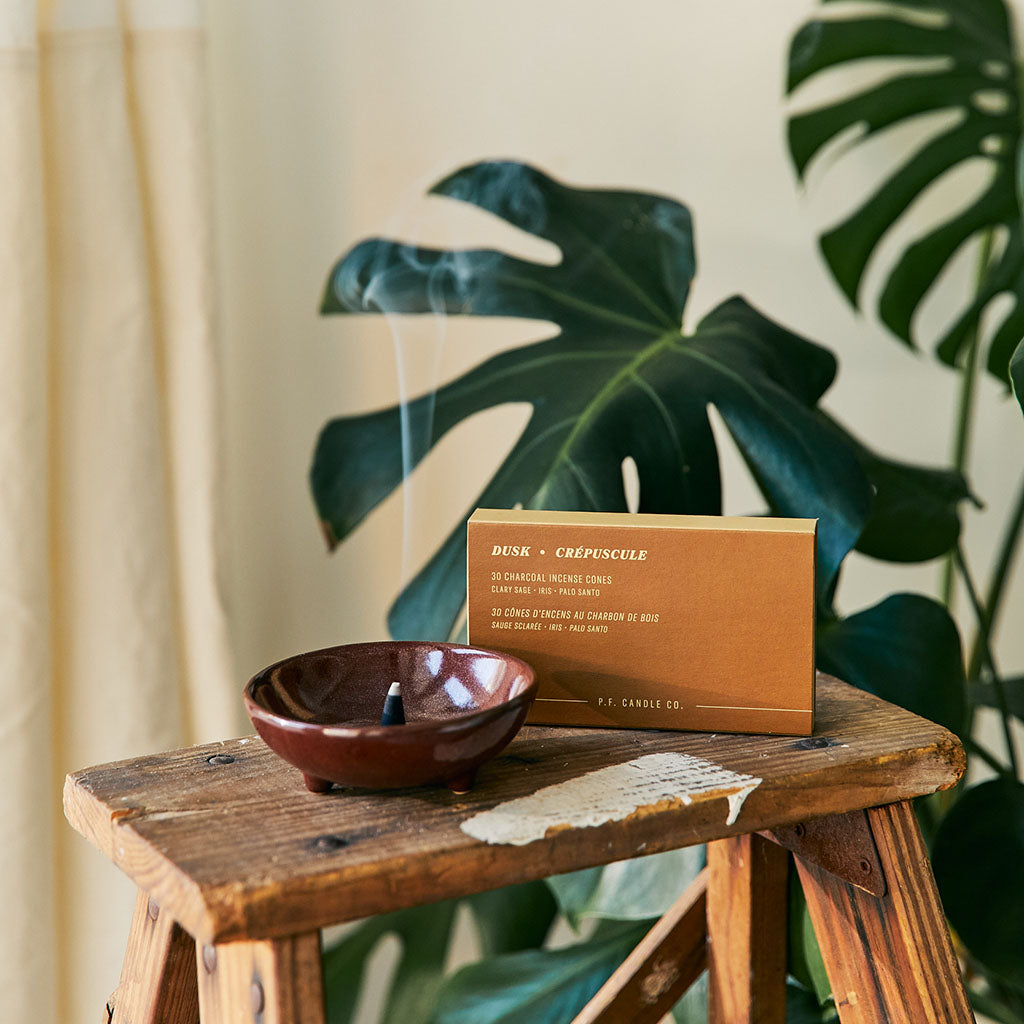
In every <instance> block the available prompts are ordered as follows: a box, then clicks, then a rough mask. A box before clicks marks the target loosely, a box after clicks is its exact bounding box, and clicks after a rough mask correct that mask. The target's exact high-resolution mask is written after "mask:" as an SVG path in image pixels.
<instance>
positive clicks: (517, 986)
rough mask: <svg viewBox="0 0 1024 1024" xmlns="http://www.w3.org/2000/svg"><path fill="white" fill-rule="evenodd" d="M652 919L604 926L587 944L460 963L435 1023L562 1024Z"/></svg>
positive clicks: (610, 970) (618, 961)
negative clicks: (460, 968)
mask: <svg viewBox="0 0 1024 1024" xmlns="http://www.w3.org/2000/svg"><path fill="white" fill-rule="evenodd" d="M653 923H654V922H653V921H645V922H642V923H640V924H637V923H635V922H630V923H628V924H619V925H615V926H611V927H608V926H606V927H605V928H604V929H603V930H602V932H601V933H600V935H601V937H600V938H595V939H594V940H592V941H589V942H581V943H578V944H577V945H575V946H568V947H566V948H564V949H557V950H526V951H523V952H519V953H507V954H505V955H504V956H497V957H493V958H491V959H489V960H484V961H481V962H480V963H476V964H470V965H469V966H467V967H463V968H462V970H460V971H458V972H456V974H454V975H453V976H452V977H451V978H450V979H449V980H448V982H447V983H446V984H445V987H444V990H443V991H442V993H441V998H440V1000H439V1002H438V1009H437V1016H436V1018H435V1024H479V1022H480V1021H487V1022H488V1024H564V1022H565V1021H567V1020H572V1018H573V1017H574V1016H575V1015H576V1014H577V1013H578V1012H579V1011H580V1009H582V1007H583V1006H584V1005H586V1003H587V1001H588V1000H589V999H590V998H591V996H593V995H594V993H595V992H596V991H597V990H598V989H599V988H600V987H601V986H602V985H603V984H604V982H605V981H606V980H607V979H608V977H609V976H610V975H611V973H612V971H614V970H615V968H616V967H618V966H619V964H620V963H622V961H623V960H624V959H625V958H626V956H627V955H628V954H629V953H630V951H631V950H632V949H633V947H634V946H635V945H636V944H637V943H638V942H639V941H640V939H642V938H643V936H644V935H645V934H646V933H647V932H648V931H649V930H650V927H651V925H652V924H653Z"/></svg>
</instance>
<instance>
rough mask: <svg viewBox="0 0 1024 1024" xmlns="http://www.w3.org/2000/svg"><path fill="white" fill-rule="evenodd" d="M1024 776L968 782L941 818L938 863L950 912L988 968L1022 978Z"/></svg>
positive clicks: (1014, 980) (1023, 981) (1022, 981)
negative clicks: (1022, 780) (977, 783)
mask: <svg viewBox="0 0 1024 1024" xmlns="http://www.w3.org/2000/svg"><path fill="white" fill-rule="evenodd" d="M1021 864H1024V784H1022V783H1020V782H1018V781H1017V780H1016V779H1008V778H998V779H993V780H992V781H990V782H983V783H982V784H981V785H980V786H974V787H973V788H972V789H969V790H967V791H966V792H965V793H964V794H963V796H962V797H961V798H960V799H959V800H958V801H957V803H956V804H954V805H953V808H952V809H951V810H950V812H949V813H948V814H947V815H946V817H945V818H943V820H942V824H941V825H940V826H939V831H938V835H937V836H936V839H935V845H934V847H933V848H932V865H933V867H934V869H935V878H936V881H937V882H938V885H939V892H940V894H941V896H942V902H943V905H944V907H945V908H946V914H947V915H948V917H949V920H950V922H951V923H952V925H953V927H954V928H955V929H956V931H957V933H958V934H959V936H960V938H961V939H962V940H963V942H964V944H965V945H966V946H967V948H968V949H969V950H970V951H971V953H972V954H973V955H974V956H975V957H977V958H978V960H980V961H981V962H982V963H983V964H984V965H985V966H986V967H987V968H989V969H990V970H992V971H994V972H995V973H996V974H998V975H1001V976H1002V977H1003V978H1004V979H1005V980H1006V981H1008V982H1009V983H1010V984H1012V985H1016V986H1018V987H1021V986H1024V872H1022V871H1021Z"/></svg>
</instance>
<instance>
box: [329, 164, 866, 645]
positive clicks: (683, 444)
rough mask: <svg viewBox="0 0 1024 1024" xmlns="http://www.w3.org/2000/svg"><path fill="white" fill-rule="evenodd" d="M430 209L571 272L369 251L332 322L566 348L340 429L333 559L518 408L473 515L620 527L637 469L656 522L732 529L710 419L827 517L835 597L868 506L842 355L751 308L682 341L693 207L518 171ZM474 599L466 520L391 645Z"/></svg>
mask: <svg viewBox="0 0 1024 1024" xmlns="http://www.w3.org/2000/svg"><path fill="white" fill-rule="evenodd" d="M433 191H434V192H435V193H437V194H441V195H447V196H451V197H454V198H458V199H461V200H464V201H466V202H470V203H474V204H475V205H477V206H480V207H482V208H484V209H486V210H490V211H491V212H493V213H495V214H497V215H499V216H501V217H503V218H504V219H505V220H507V221H509V222H510V223H512V224H514V225H515V226H517V227H520V228H522V229H524V230H527V231H530V232H532V233H534V234H536V235H539V236H541V237H543V238H546V239H548V240H550V241H552V242H554V243H555V244H556V245H558V246H559V248H560V249H561V252H562V259H561V261H560V262H559V263H558V264H556V265H554V266H550V265H544V264H538V263H531V262H527V261H524V260H520V259H516V258H514V257H511V256H508V255H505V254H503V253H500V252H494V251H486V250H467V251H459V252H439V251H434V250H428V249H421V248H416V247H414V246H409V245H402V244H399V243H397V242H391V241H386V240H379V239H376V240H371V241H368V242H364V243H362V244H360V245H358V246H356V247H355V248H354V249H353V250H352V251H351V252H349V253H348V254H347V255H346V256H344V257H343V258H342V260H341V261H340V262H339V263H338V264H337V265H336V266H335V268H334V269H333V270H332V272H331V274H330V278H329V280H328V284H327V292H326V295H325V298H324V302H323V311H324V312H326V313H353V312H366V311H371V312H377V311H384V312H399V313H417V312H419V313H430V312H435V313H436V312H444V313H446V314H449V315H451V314H467V315H478V316H520V317H530V318H533V319H543V320H550V321H552V322H553V323H554V324H556V325H557V328H558V332H557V334H556V335H555V336H554V337H551V338H549V339H547V340H545V341H540V342H536V343H534V344H530V345H526V346H523V347H521V348H517V349H513V350H511V351H507V352H503V353H501V354H500V355H497V356H495V357H493V358H491V359H488V360H486V361H485V362H483V363H481V364H480V365H479V366H477V367H476V368H474V369H472V370H470V371H469V372H468V373H466V374H465V375H463V376H462V377H460V378H458V379H457V380H455V381H452V382H451V383H449V384H447V385H445V386H444V387H442V388H440V389H439V390H437V391H436V393H432V394H428V395H423V396H421V397H419V398H417V399H414V400H413V401H411V402H410V403H408V405H407V406H406V408H405V409H404V410H403V409H401V408H399V407H398V406H395V407H392V408H389V409H384V410H381V411H379V412H374V413H370V414H368V415H363V416H354V417H342V418H340V419H336V420H333V421H332V422H330V423H328V424H327V426H326V427H325V428H324V430H323V432H322V433H321V436H320V439H319V441H318V444H317V448H316V453H315V456H314V462H313V467H312V471H311V482H312V488H313V495H314V499H315V501H316V505H317V508H318V510H319V513H320V517H321V520H322V522H323V523H324V526H325V530H326V532H327V534H328V536H329V537H330V538H331V539H332V541H333V542H334V543H337V542H339V541H340V540H342V539H343V538H344V537H345V536H346V535H347V534H349V533H350V532H351V531H352V530H353V529H354V528H355V526H356V525H357V524H358V523H359V522H360V521H361V520H362V519H363V518H364V517H365V516H366V515H367V514H368V513H369V512H370V511H371V510H372V509H373V508H374V507H375V506H376V505H377V504H378V503H379V502H380V501H382V500H383V499H384V498H385V497H386V496H387V495H388V494H389V493H390V492H391V491H392V490H393V489H394V488H395V487H396V486H397V485H398V484H399V483H400V482H401V480H402V478H403V476H404V474H405V473H407V472H409V471H411V469H412V468H413V467H414V466H415V465H416V464H417V463H418V462H419V461H420V459H422V458H423V456H424V455H425V454H426V453H427V451H429V450H430V448H431V447H432V446H433V445H434V444H436V443H437V441H438V440H439V439H440V438H441V437H442V436H443V435H444V434H445V433H446V432H447V431H448V430H450V429H451V428H452V427H453V426H455V425H456V424H457V423H459V422H460V421H462V420H464V419H466V418H467V417H470V416H472V415H473V414H475V413H477V412H480V411H481V410H483V409H486V408H488V407H490V406H493V405H499V404H502V403H506V402H527V403H529V404H530V405H532V407H533V413H532V415H531V417H530V419H529V422H528V423H527V425H526V427H525V429H524V430H523V433H522V435H521V436H520V437H519V439H518V441H517V442H516V444H515V446H514V447H513V449H512V451H511V452H510V454H509V455H508V457H507V458H506V460H505V461H504V462H503V463H502V465H501V466H500V467H499V468H498V470H497V472H496V473H495V475H494V477H493V478H492V479H491V480H490V482H489V483H488V484H487V486H486V487H485V488H484V490H483V492H482V493H481V494H480V496H479V497H478V498H477V500H476V502H475V503H474V504H475V505H478V506H482V507H498V508H508V507H511V506H513V505H515V504H516V503H521V504H522V505H523V506H524V507H527V508H554V509H601V510H616V509H621V510H625V508H626V504H625V496H624V490H623V483H622V462H623V460H624V459H625V458H626V457H627V456H631V457H632V458H633V459H634V460H635V462H636V466H637V469H638V472H639V478H640V507H641V510H644V511H652V512H679V513H705V514H715V513H718V512H720V510H721V485H720V480H719V469H718V453H717V450H716V447H715V442H714V438H713V436H712V433H711V428H710V426H709V423H708V417H707V406H708V404H709V403H713V404H714V405H715V406H716V408H717V409H718V411H719V413H720V414H721V416H722V418H723V420H724V421H725V423H726V425H727V426H728V428H729V430H730V432H731V433H732V436H733V437H734V439H735V441H736V443H737V445H738V447H739V449H740V451H741V452H742V453H743V456H744V457H745V459H746V460H747V463H748V464H749V466H750V468H751V471H752V472H753V474H754V476H755V478H756V479H757V481H758V484H759V485H760V487H761V490H762V491H763V493H764V496H765V498H766V501H767V503H768V505H769V507H770V509H771V510H772V511H773V512H775V513H776V514H779V515H791V516H805V517H818V518H820V520H821V522H820V526H819V550H818V571H819V583H820V590H821V593H822V594H825V593H827V592H829V590H830V587H831V583H832V581H833V579H834V576H835V573H836V571H837V568H838V566H839V563H840V562H841V561H842V559H843V557H844V556H845V555H846V553H847V552H848V551H849V550H850V548H851V547H852V546H853V545H854V543H855V542H856V540H857V537H858V535H859V534H860V531H861V528H862V527H863V525H864V522H865V520H866V517H867V515H868V510H869V506H870V502H871V487H870V485H869V483H868V481H867V478H866V476H865V474H864V471H863V470H862V469H861V466H860V464H859V462H858V459H857V456H856V454H855V452H854V450H853V448H852V446H851V445H849V444H848V443H846V442H845V440H844V438H843V435H842V432H839V431H836V430H834V429H831V428H829V427H826V426H824V425H823V424H822V423H821V422H820V421H819V420H818V418H817V416H816V414H815V411H814V406H815V403H816V402H817V400H818V399H819V398H820V396H821V395H822V393H823V392H824V391H825V389H826V388H827V387H828V386H829V384H830V383H831V381H832V378H833V376H834V374H835V360H834V358H833V357H832V355H831V354H830V353H829V352H827V351H826V350H824V349H822V348H820V347H818V346H816V345H814V344H812V343H810V342H808V341H805V340H804V339H802V338H799V337H797V336H796V335H794V334H792V333H790V332H789V331H787V330H785V329H784V328H782V327H780V326H778V325H777V324H774V323H772V322H771V321H770V320H768V319H767V318H765V317H764V316H762V315H761V314H760V313H759V312H757V311H756V310H755V309H753V308H752V307H751V306H750V305H748V304H747V303H746V302H745V301H744V300H742V299H739V298H734V299H731V300H729V301H727V302H724V303H723V304H722V305H720V306H719V307H718V308H717V309H715V310H713V311H712V312H711V313H709V314H708V315H707V316H705V317H704V319H703V320H701V322H700V323H699V324H698V325H697V327H696V329H695V330H694V332H693V333H692V334H690V335H685V336H684V334H683V333H682V331H681V319H682V314H683V307H684V304H685V301H686V297H687V292H688V290H689V284H690V279H691V277H692V274H693V268H694V256H693V246H692V234H691V227H690V216H689V213H688V212H687V210H686V208H685V207H683V206H681V205H680V204H678V203H676V202H673V201H672V200H670V199H666V198H662V197H659V196H653V195H644V194H639V193H631V192H612V191H584V190H578V189H573V188H569V187H566V186H564V185H561V184H559V183H558V182H556V181H554V180H552V179H551V178H549V177H547V176H546V175H544V174H542V173H541V172H539V171H537V170H535V169H533V168H530V167H527V166H524V165H521V164H509V163H500V164H494V163H487V164H478V165H475V166H471V167H468V168H465V169H463V170H461V171H459V172H457V173H456V174H454V175H452V176H451V177H449V178H446V179H445V180H444V181H442V182H441V183H440V184H439V185H437V186H435V188H434V189H433ZM403 427H405V428H406V430H407V434H406V437H405V438H404V439H403V437H402V431H403ZM464 593H465V525H464V522H460V523H459V524H458V526H456V528H455V529H454V530H453V531H452V533H451V534H450V535H449V537H448V538H447V540H446V541H445V542H444V544H443V545H442V547H441V549H440V550H439V551H438V552H437V553H436V554H435V555H434V557H433V558H432V559H431V560H430V562H429V563H428V564H427V565H426V566H425V567H424V568H423V569H422V570H421V571H420V572H419V574H418V575H417V576H416V577H415V578H414V579H413V580H412V581H411V583H410V584H409V585H408V586H407V587H406V589H405V591H404V592H403V593H402V594H401V595H400V597H399V598H398V600H397V602H396V603H395V605H394V607H393V608H392V611H391V615H390V619H389V624H390V627H391V630H392V633H393V635H395V636H398V637H430V636H433V637H444V636H448V635H450V633H451V631H452V629H453V626H454V624H455V622H456V621H457V618H458V616H459V612H460V609H461V607H462V604H463V600H464Z"/></svg>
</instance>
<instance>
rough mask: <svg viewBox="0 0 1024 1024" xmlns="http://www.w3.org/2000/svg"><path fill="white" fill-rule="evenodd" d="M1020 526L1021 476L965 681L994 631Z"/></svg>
mask: <svg viewBox="0 0 1024 1024" xmlns="http://www.w3.org/2000/svg"><path fill="white" fill-rule="evenodd" d="M1022 527H1024V476H1022V477H1021V487H1020V492H1019V493H1018V495H1017V503H1016V505H1015V506H1014V508H1013V515H1011V517H1010V519H1009V521H1008V522H1007V524H1006V532H1005V533H1004V534H1003V540H1002V543H1001V544H1000V546H999V554H998V556H997V558H996V567H995V571H994V572H993V574H992V581H991V583H990V584H989V588H988V594H987V595H986V597H985V604H984V606H983V610H982V616H981V618H980V619H979V620H978V627H979V628H978V636H977V637H976V638H975V641H974V648H973V650H972V651H971V657H970V661H969V662H968V664H967V678H968V679H974V678H976V677H977V675H978V671H979V669H980V668H981V662H982V658H983V657H984V652H985V649H986V648H989V647H990V644H991V636H992V633H993V631H994V630H995V625H996V618H997V616H998V614H999V606H1000V605H1001V604H1002V600H1003V592H1004V591H1005V589H1006V581H1007V578H1008V577H1009V573H1010V567H1011V566H1012V565H1013V560H1014V557H1015V555H1016V554H1017V544H1018V543H1019V541H1020V534H1021V528H1022Z"/></svg>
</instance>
